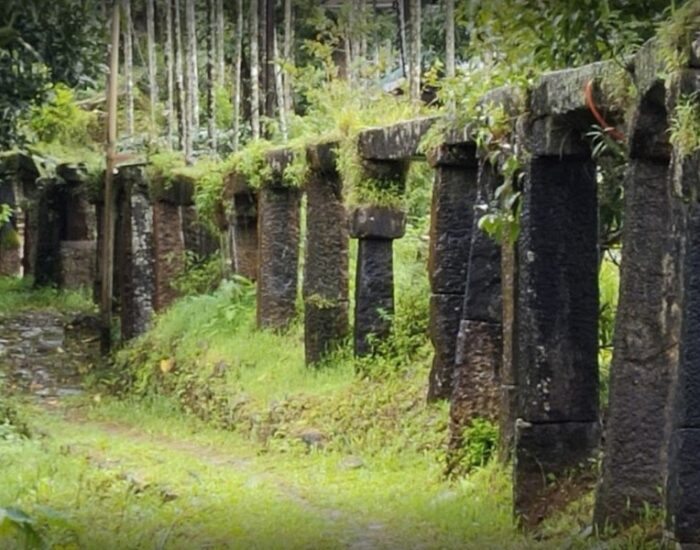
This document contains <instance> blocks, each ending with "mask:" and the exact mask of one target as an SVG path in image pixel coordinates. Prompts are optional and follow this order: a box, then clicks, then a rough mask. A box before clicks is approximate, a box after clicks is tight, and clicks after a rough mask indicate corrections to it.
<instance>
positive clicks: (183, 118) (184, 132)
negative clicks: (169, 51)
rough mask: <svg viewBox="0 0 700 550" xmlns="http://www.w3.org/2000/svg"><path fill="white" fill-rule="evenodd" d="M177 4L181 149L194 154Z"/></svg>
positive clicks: (176, 28) (177, 72)
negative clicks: (190, 135) (190, 136)
mask: <svg viewBox="0 0 700 550" xmlns="http://www.w3.org/2000/svg"><path fill="white" fill-rule="evenodd" d="M173 1H174V6H175V85H176V87H177V112H178V121H179V127H180V128H179V129H180V132H179V134H180V149H181V150H182V149H184V150H185V155H186V156H187V155H188V154H189V155H191V154H192V145H191V142H190V138H189V134H190V123H189V116H188V109H187V94H186V92H185V79H184V75H183V72H184V69H183V67H184V61H183V55H182V17H181V16H180V1H181V0H173Z"/></svg>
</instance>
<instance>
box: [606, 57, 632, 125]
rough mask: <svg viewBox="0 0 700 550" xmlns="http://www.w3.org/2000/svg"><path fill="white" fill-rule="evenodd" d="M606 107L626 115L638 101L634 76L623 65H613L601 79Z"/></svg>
mask: <svg viewBox="0 0 700 550" xmlns="http://www.w3.org/2000/svg"><path fill="white" fill-rule="evenodd" d="M600 88H601V91H602V92H603V96H604V98H605V103H606V107H608V108H611V109H614V110H617V111H619V112H621V113H626V112H628V111H629V110H630V108H632V107H633V106H634V104H635V102H636V100H637V95H638V93H637V87H636V85H635V83H634V80H633V78H632V75H631V74H630V72H629V71H628V70H627V67H625V66H624V65H623V64H621V63H613V64H612V65H611V66H610V67H609V68H607V69H606V70H605V71H604V72H603V75H602V77H601V79H600Z"/></svg>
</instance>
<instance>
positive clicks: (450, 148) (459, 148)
mask: <svg viewBox="0 0 700 550" xmlns="http://www.w3.org/2000/svg"><path fill="white" fill-rule="evenodd" d="M427 160H428V162H429V163H430V165H431V166H432V167H433V168H438V167H441V166H458V167H465V168H475V167H476V166H477V165H478V158H477V154H476V145H475V144H474V143H469V142H463V143H454V144H448V143H444V144H443V145H440V146H439V147H436V148H435V149H433V150H432V151H430V153H429V154H428V159H427Z"/></svg>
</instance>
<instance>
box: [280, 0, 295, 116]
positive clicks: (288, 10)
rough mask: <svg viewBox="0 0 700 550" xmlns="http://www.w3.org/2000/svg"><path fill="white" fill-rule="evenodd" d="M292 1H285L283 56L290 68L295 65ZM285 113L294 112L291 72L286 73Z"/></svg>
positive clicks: (286, 71)
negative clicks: (293, 57) (293, 55)
mask: <svg viewBox="0 0 700 550" xmlns="http://www.w3.org/2000/svg"><path fill="white" fill-rule="evenodd" d="M292 16H293V14H292V0H284V46H283V52H282V55H283V57H284V62H285V64H286V65H287V66H288V67H289V66H291V65H292V64H293V62H294V60H293V59H292V42H293V39H294V37H293V32H294V30H293V25H292ZM283 94H284V111H285V113H286V114H289V113H291V112H292V109H293V107H292V79H291V74H290V72H289V70H285V72H284V92H283Z"/></svg>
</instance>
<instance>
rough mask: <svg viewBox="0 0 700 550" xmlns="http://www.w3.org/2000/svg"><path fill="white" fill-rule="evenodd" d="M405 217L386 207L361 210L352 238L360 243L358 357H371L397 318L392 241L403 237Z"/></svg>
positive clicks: (356, 213) (357, 211) (352, 225)
mask: <svg viewBox="0 0 700 550" xmlns="http://www.w3.org/2000/svg"><path fill="white" fill-rule="evenodd" d="M405 231H406V216H405V214H404V213H403V212H401V211H399V210H394V209H392V208H385V207H373V206H366V207H358V208H356V209H355V210H354V211H353V213H352V217H351V220H350V236H351V237H353V238H354V239H358V240H359V243H358V248H357V274H356V280H355V337H354V340H355V355H357V356H363V355H369V354H371V353H372V351H373V347H374V343H375V342H381V341H382V340H385V339H386V338H387V337H388V336H389V334H390V332H391V319H390V317H391V316H392V315H393V314H394V261H393V240H394V239H399V238H401V237H403V235H404V233H405Z"/></svg>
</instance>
